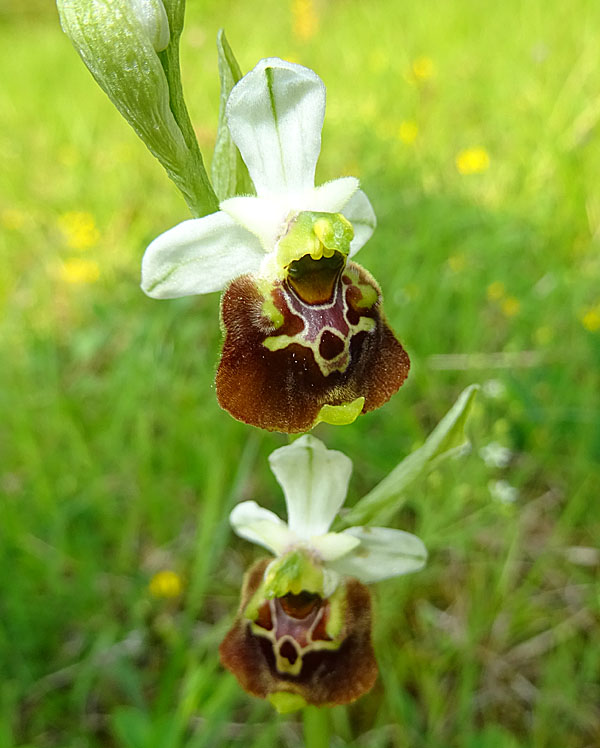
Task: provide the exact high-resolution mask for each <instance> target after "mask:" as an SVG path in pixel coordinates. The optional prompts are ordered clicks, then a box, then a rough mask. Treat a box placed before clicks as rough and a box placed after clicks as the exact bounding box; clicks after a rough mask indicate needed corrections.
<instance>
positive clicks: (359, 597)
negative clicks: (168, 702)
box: [220, 436, 427, 710]
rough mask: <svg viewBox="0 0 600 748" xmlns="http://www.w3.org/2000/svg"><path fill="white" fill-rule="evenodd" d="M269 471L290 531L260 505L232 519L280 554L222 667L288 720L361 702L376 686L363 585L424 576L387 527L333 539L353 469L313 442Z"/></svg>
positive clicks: (260, 577) (412, 551)
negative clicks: (299, 710)
mask: <svg viewBox="0 0 600 748" xmlns="http://www.w3.org/2000/svg"><path fill="white" fill-rule="evenodd" d="M269 461H270V465H271V469H272V470H273V473H274V474H275V477H276V478H277V480H278V482H279V484H280V485H281V487H282V489H283V492H284V495H285V501H286V505H287V514H288V522H287V523H285V522H283V521H282V520H281V519H280V518H279V517H278V516H277V515H276V514H274V513H273V512H271V511H269V510H267V509H264V508H262V507H260V506H259V505H258V504H257V503H256V502H254V501H244V502H242V503H241V504H238V505H237V506H236V507H235V508H234V509H233V511H232V513H231V516H230V522H231V525H232V527H233V529H234V531H235V532H236V533H237V534H238V535H239V536H240V537H243V538H245V539H246V540H249V541H251V542H253V543H257V544H259V545H261V546H263V547H265V548H267V549H268V550H269V551H271V552H272V553H273V554H275V559H273V560H271V561H268V559H263V560H262V561H259V562H258V563H257V564H255V566H254V567H252V568H251V569H250V571H249V573H248V575H247V576H246V580H245V584H244V587H243V590H242V601H241V606H240V610H239V612H238V616H237V619H236V621H235V623H234V626H233V628H232V629H231V631H230V632H229V633H228V634H227V636H226V637H225V640H224V641H223V643H222V645H221V650H220V651H221V660H222V662H223V664H224V665H225V666H226V667H227V668H229V669H230V670H231V671H232V672H233V673H234V674H235V675H236V677H237V678H238V680H239V681H240V683H241V685H242V687H243V688H245V689H246V690H247V691H248V692H249V693H251V694H253V695H255V696H262V697H267V698H269V699H270V700H271V701H272V702H273V703H274V704H275V706H277V707H280V708H283V709H284V710H286V709H287V708H288V707H289V706H290V704H291V705H292V706H293V707H294V708H296V707H297V706H299V705H302V704H304V703H309V704H316V705H323V704H334V703H336V704H341V703H347V702H350V701H354V700H355V699H357V698H358V697H359V696H360V695H362V694H363V693H364V692H365V691H368V690H369V689H370V688H371V686H372V685H373V683H374V682H375V678H376V676H377V665H376V663H375V658H374V655H373V648H372V645H371V603H370V596H369V592H368V590H367V588H366V587H365V586H364V585H365V584H369V583H371V582H376V581H379V580H381V579H386V578H388V577H393V576H398V575H401V574H407V573H409V572H412V571H417V570H418V569H420V568H422V567H423V565H424V564H425V561H426V558H427V551H426V549H425V546H424V545H423V543H422V541H421V540H420V539H419V538H417V537H416V536H415V535H411V534H410V533H407V532H403V531H401V530H395V529H391V528H388V527H351V528H349V529H346V530H344V531H342V532H331V531H330V527H331V524H332V523H333V521H334V519H335V517H336V515H337V513H338V512H339V510H340V508H341V506H342V504H343V503H344V499H345V496H346V491H347V488H348V482H349V479H350V473H351V471H352V462H351V460H350V459H349V458H348V457H346V455H344V454H342V453H341V452H337V451H335V450H328V449H327V448H326V447H325V445H324V444H323V443H322V442H320V441H319V440H318V439H315V438H314V437H312V436H303V437H301V438H300V439H298V440H297V441H295V442H294V443H293V444H291V445H289V446H287V447H282V448H281V449H278V450H276V451H275V452H273V453H272V454H271V456H270V460H269Z"/></svg>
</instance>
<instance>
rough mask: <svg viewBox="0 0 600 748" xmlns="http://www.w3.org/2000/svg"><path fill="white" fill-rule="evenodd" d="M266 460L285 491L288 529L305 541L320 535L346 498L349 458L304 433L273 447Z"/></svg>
mask: <svg viewBox="0 0 600 748" xmlns="http://www.w3.org/2000/svg"><path fill="white" fill-rule="evenodd" d="M269 463H270V465H271V470H272V471H273V473H274V474H275V477H276V478H277V481H278V482H279V485H280V486H281V488H282V489H283V493H284V494H285V501H286V505H287V516H288V525H289V528H290V530H291V531H292V532H293V533H295V534H296V535H297V536H298V537H300V538H303V539H305V540H310V539H311V538H313V537H315V536H317V535H324V534H325V533H326V532H327V531H328V530H329V527H330V526H331V523H332V522H333V520H334V518H335V516H336V514H337V513H338V511H339V509H340V507H341V506H342V504H343V503H344V499H345V498H346V492H347V490H348V482H349V480H350V474H351V472H352V460H350V458H349V457H346V455H345V454H342V452H337V451H335V450H331V449H327V448H326V447H325V445H324V444H323V442H321V441H319V440H318V439H315V437H314V436H309V435H306V436H302V437H301V438H300V439H297V440H296V441H295V442H293V443H292V444H290V445H289V446H287V447H281V448H280V449H276V450H275V452H273V453H272V454H271V455H270V457H269Z"/></svg>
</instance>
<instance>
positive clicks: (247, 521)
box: [229, 501, 296, 556]
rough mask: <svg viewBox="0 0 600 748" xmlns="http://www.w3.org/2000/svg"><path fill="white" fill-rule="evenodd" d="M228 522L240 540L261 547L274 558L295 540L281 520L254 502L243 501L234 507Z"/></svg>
mask: <svg viewBox="0 0 600 748" xmlns="http://www.w3.org/2000/svg"><path fill="white" fill-rule="evenodd" d="M229 522H230V524H231V526H232V528H233V530H234V532H235V533H236V535H239V536H240V538H244V539H245V540H249V541H250V542H251V543H256V544H257V545H262V546H263V547H265V548H267V549H268V550H270V551H272V552H273V553H274V554H275V555H276V556H277V555H279V554H281V553H282V552H283V551H284V550H285V549H286V548H287V547H288V546H290V545H292V544H293V543H294V541H295V540H296V537H295V536H294V535H293V534H292V533H291V532H290V531H289V529H288V526H287V525H286V524H285V522H284V521H283V520H281V519H279V517H278V516H277V515H276V514H274V513H273V512H270V511H269V510H268V509H263V507H261V506H259V505H258V504H257V503H256V501H243V502H242V503H241V504H238V505H237V506H235V507H234V508H233V510H232V512H231V514H230V515H229Z"/></svg>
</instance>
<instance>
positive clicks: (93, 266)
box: [60, 257, 100, 284]
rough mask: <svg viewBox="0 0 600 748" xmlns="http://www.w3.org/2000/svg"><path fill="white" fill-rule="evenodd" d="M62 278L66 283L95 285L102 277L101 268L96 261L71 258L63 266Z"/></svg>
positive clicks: (61, 269)
mask: <svg viewBox="0 0 600 748" xmlns="http://www.w3.org/2000/svg"><path fill="white" fill-rule="evenodd" d="M60 277H61V279H62V280H64V281H65V282H66V283H73V284H77V283H95V282H96V281H97V280H98V278H99V277H100V268H99V266H98V263H97V262H96V261H95V260H84V259H83V258H81V257H70V258H69V259H68V260H65V261H64V262H63V264H62V265H61V268H60Z"/></svg>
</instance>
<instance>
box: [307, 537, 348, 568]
mask: <svg viewBox="0 0 600 748" xmlns="http://www.w3.org/2000/svg"><path fill="white" fill-rule="evenodd" d="M310 545H311V546H312V548H314V549H315V551H317V553H318V554H319V557H320V558H321V559H322V560H323V561H334V560H335V559H336V558H341V557H342V556H345V555H346V554H347V553H350V551H353V550H354V549H355V548H356V547H357V546H359V545H360V540H359V539H358V538H353V537H352V535H348V533H346V532H328V533H326V534H325V535H318V536H317V537H314V538H311V539H310Z"/></svg>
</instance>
